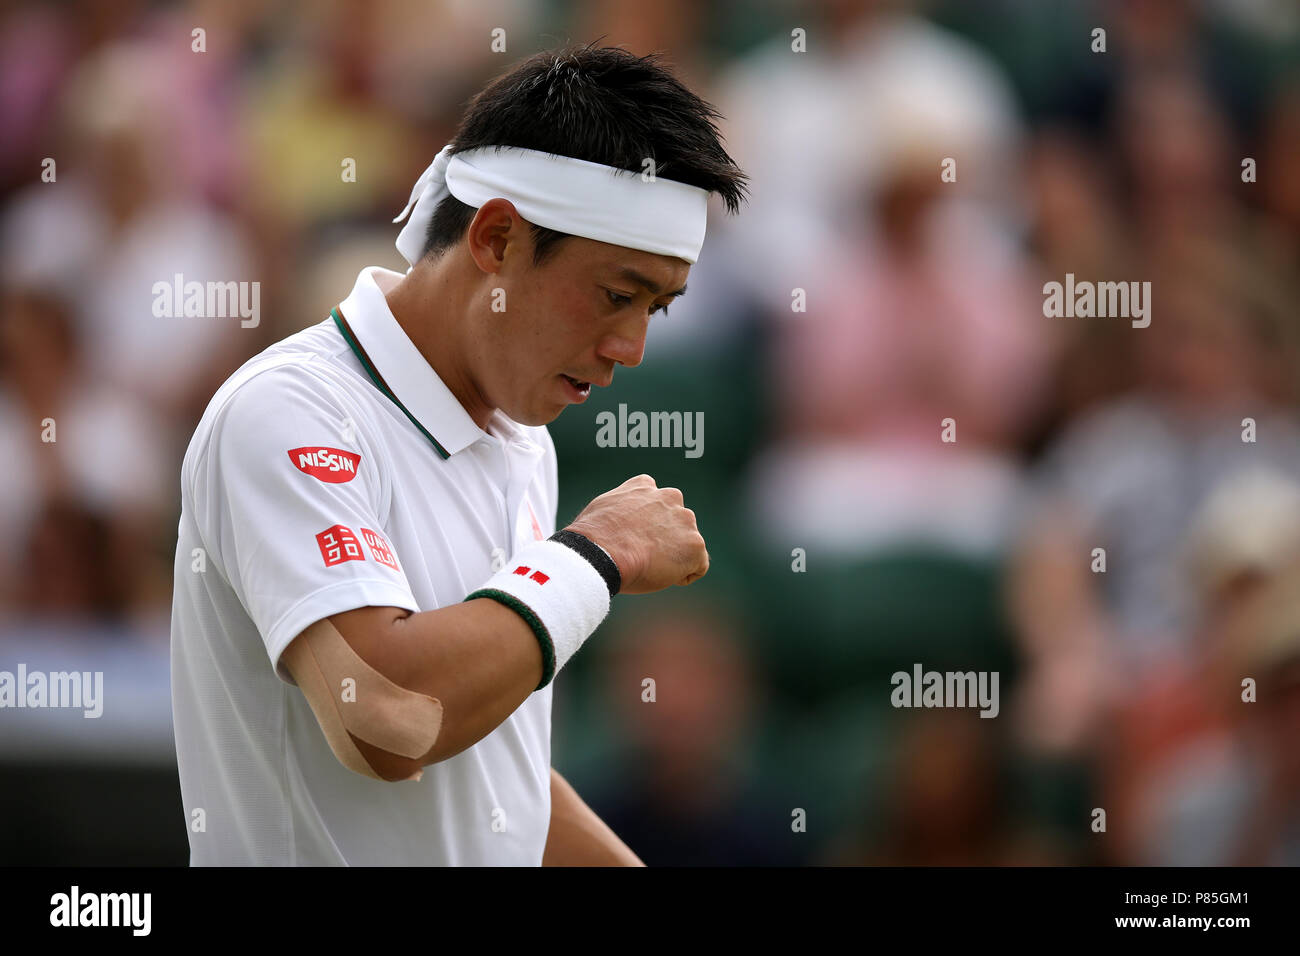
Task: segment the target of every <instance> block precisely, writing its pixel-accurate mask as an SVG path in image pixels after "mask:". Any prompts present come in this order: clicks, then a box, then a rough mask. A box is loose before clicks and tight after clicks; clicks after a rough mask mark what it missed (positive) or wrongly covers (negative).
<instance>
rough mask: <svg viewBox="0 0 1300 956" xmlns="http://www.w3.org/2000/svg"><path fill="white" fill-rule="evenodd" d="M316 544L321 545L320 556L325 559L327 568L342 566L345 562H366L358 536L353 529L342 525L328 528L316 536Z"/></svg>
mask: <svg viewBox="0 0 1300 956" xmlns="http://www.w3.org/2000/svg"><path fill="white" fill-rule="evenodd" d="M316 543H317V544H319V545H320V556H321V557H322V558H324V559H325V567H327V568H332V567H334V565H336V564H342V563H343V562H344V561H364V560H366V556H365V555H364V554H362V553H361V542H360V541H358V540H357V536H356V535H355V534H353V533H352V529H351V528H348V527H345V526H343V525H341V524H336V525H335V526H334V527H332V528H326V529H325V530H324V531H322V532H321V533H320V534H318V535H316Z"/></svg>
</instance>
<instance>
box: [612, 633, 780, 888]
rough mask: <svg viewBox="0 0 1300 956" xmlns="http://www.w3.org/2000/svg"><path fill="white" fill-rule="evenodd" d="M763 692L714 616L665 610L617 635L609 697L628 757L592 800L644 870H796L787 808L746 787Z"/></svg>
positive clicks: (620, 758)
mask: <svg viewBox="0 0 1300 956" xmlns="http://www.w3.org/2000/svg"><path fill="white" fill-rule="evenodd" d="M647 679H649V680H651V681H653V682H654V683H653V688H652V690H653V694H654V698H653V700H647V699H646V695H647V694H649V693H651V690H647V686H648V685H647V684H646V681H647ZM758 692H759V691H758V688H757V687H755V686H754V683H753V674H752V671H751V668H750V666H749V662H748V661H747V660H746V659H745V656H744V654H743V652H742V650H741V647H740V645H739V644H738V643H737V641H736V637H735V636H734V635H733V634H732V633H731V629H730V626H729V625H728V624H727V622H726V621H725V620H724V619H722V618H720V617H719V616H718V615H717V614H716V613H712V612H708V611H703V612H701V611H697V610H676V611H667V612H664V613H660V614H658V615H655V616H652V617H649V618H643V619H641V620H640V621H638V622H637V623H636V624H635V625H634V626H633V627H632V628H631V629H630V630H629V632H628V633H626V634H624V635H623V636H622V639H621V640H620V641H619V643H618V645H617V650H616V651H615V652H614V654H613V655H612V658H611V661H610V664H609V671H608V678H607V680H606V682H605V694H606V696H607V697H608V698H609V702H610V705H611V706H612V708H613V711H614V713H615V714H616V715H617V716H618V719H619V720H620V722H621V723H622V724H623V725H624V726H625V727H626V730H627V734H628V740H627V748H626V750H625V751H624V752H623V753H622V754H620V755H619V756H618V757H617V758H616V760H615V766H611V767H609V768H607V769H606V771H605V782H604V785H603V786H599V787H598V792H596V791H593V794H592V796H591V797H590V798H589V799H588V802H589V803H590V804H591V806H592V807H593V809H595V810H596V812H597V813H598V814H599V815H600V816H601V817H602V819H604V820H605V821H606V822H607V823H608V824H609V825H610V826H611V827H612V828H613V829H614V831H615V832H616V833H618V834H619V835H620V836H622V837H623V839H624V840H625V841H626V842H627V844H628V845H629V846H630V847H632V849H633V850H635V851H636V852H637V854H639V855H640V857H641V858H642V859H643V860H644V861H645V862H646V864H647V865H649V866H657V865H666V866H699V865H720V864H726V865H742V866H744V865H751V866H752V865H765V864H787V865H788V864H791V863H793V862H796V861H795V859H794V854H793V852H792V846H793V843H792V841H791V839H790V834H791V829H790V816H789V810H788V809H785V808H782V807H780V806H774V805H773V804H772V802H771V801H770V799H769V798H768V797H767V796H766V795H765V794H763V793H762V792H758V791H755V790H754V789H753V788H752V786H751V785H750V782H749V780H748V779H747V773H748V770H749V768H747V767H746V765H745V761H744V759H743V757H744V753H745V746H744V745H745V743H746V737H747V734H748V731H749V725H750V722H751V719H752V713H753V709H754V707H755V705H756V703H757V701H756V700H755V697H756V695H757V694H758Z"/></svg>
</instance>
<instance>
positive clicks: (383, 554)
mask: <svg viewBox="0 0 1300 956" xmlns="http://www.w3.org/2000/svg"><path fill="white" fill-rule="evenodd" d="M361 537H362V538H364V539H365V542H366V544H367V545H369V546H370V554H371V555H372V556H373V557H374V559H375V560H376V561H378V562H379V563H380V564H386V565H388V566H389V567H390V568H392V569H393V570H394V571H398V570H401V569H400V568H398V566H397V558H396V557H394V556H393V549H392V548H390V547H389V546H388V542H387V541H385V540H384V538H383V535H380V534H377V533H376V532H374V531H371V530H370V529H369V528H362V529H361Z"/></svg>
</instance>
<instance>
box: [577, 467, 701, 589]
mask: <svg viewBox="0 0 1300 956" xmlns="http://www.w3.org/2000/svg"><path fill="white" fill-rule="evenodd" d="M569 530H570V531H576V532H578V533H579V534H582V535H586V536H587V537H588V538H590V539H591V540H592V541H594V542H596V544H598V545H600V546H601V547H602V548H604V549H605V550H606V551H608V552H609V556H610V557H611V558H613V559H614V563H615V564H617V565H618V570H619V574H620V575H621V576H622V579H623V586H622V588H620V593H622V594H649V593H651V592H652V591H661V590H663V589H664V588H666V587H670V586H671V585H674V584H690V583H691V582H692V581H694V580H695V579H696V578H701V577H703V576H704V573H705V572H706V571H708V570H709V552H708V550H707V549H706V548H705V546H704V538H703V536H702V535H701V534H700V531H699V529H698V528H697V527H696V526H695V512H694V511H691V509H689V508H687V507H686V505H685V503H684V501H683V499H682V493H681V492H680V491H679V490H677V489H676V488H660V487H658V486H657V485H656V484H655V480H654V479H653V478H651V477H650V476H649V475H637V476H636V477H635V478H629V479H628V480H627V481H625V482H623V483H622V484H621V485H619V486H618V487H617V488H614V489H612V490H610V491H607V492H605V493H604V494H603V495H600V496H598V497H596V498H594V499H592V501H591V504H589V505H587V507H585V508H583V509H582V513H581V514H579V515H578V517H576V518H574V519H573V523H572V524H570V525H569Z"/></svg>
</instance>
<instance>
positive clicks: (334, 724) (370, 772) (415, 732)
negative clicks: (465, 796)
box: [284, 618, 442, 780]
mask: <svg viewBox="0 0 1300 956" xmlns="http://www.w3.org/2000/svg"><path fill="white" fill-rule="evenodd" d="M284 659H285V662H286V664H287V665H288V668H289V671H290V673H291V674H292V675H293V678H294V680H296V681H297V682H298V687H299V688H300V689H301V690H302V692H303V696H305V697H306V698H307V703H308V704H310V705H311V709H312V713H314V714H315V715H316V720H317V722H318V723H319V724H320V726H321V730H322V731H324V733H325V739H326V741H328V742H329V745H330V749H331V750H333V751H334V755H335V756H336V757H338V759H339V762H340V763H342V764H343V765H344V766H345V767H347V768H348V769H349V770H352V771H355V772H356V773H360V774H364V775H365V776H367V777H373V778H375V779H376V780H382V779H384V778H383V777H381V776H380V775H379V774H377V773H376V772H375V768H374V767H372V766H371V765H370V761H368V760H367V759H366V758H365V756H364V755H363V754H362V753H361V751H360V750H358V749H357V745H356V744H355V743H354V742H353V740H352V737H351V736H349V734H354V735H356V737H357V738H358V739H360V740H364V741H365V742H366V743H368V744H370V745H372V746H375V747H378V748H380V749H381V750H387V751H389V752H390V753H394V754H398V755H400V756H402V757H408V758H410V759H412V760H414V759H415V758H417V757H422V756H424V755H425V754H426V753H428V752H429V750H430V749H431V748H432V747H433V745H434V742H435V741H436V740H437V739H438V732H439V731H440V730H441V728H442V703H441V702H440V701H438V700H436V699H434V698H432V697H429V696H426V695H425V694H419V693H416V692H415V691H412V690H407V689H406V688H405V687H399V686H398V685H397V684H394V683H393V682H392V681H391V680H389V679H388V678H387V677H385V676H384V675H383V674H381V673H379V671H377V670H375V669H374V668H373V667H371V666H370V665H369V664H367V663H366V662H365V661H364V660H362V659H361V656H360V655H359V654H357V652H356V651H355V650H353V649H352V645H351V644H349V643H348V642H347V641H345V640H344V639H343V635H342V634H340V633H339V632H338V628H336V627H335V626H334V625H333V624H332V623H331V622H330V621H329V619H328V618H326V619H325V620H321V621H317V622H316V623H315V624H313V625H312V626H311V627H309V628H307V629H306V630H305V631H303V632H302V634H301V635H299V637H298V638H297V639H296V640H294V641H293V642H292V643H291V644H290V645H289V647H288V648H286V649H285V652H284ZM349 680H351V681H352V682H353V684H352V685H351V687H349V686H348V685H347V684H346V683H345V682H346V681H349ZM422 773H423V771H417V772H416V773H415V774H413V775H412V776H411V777H410V778H408V779H411V780H418V779H419V778H420V776H421V774H422Z"/></svg>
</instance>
